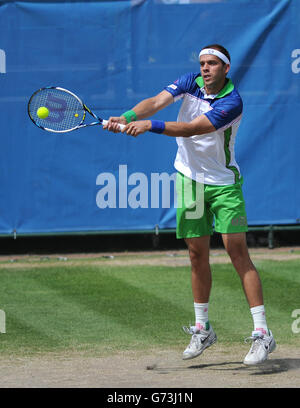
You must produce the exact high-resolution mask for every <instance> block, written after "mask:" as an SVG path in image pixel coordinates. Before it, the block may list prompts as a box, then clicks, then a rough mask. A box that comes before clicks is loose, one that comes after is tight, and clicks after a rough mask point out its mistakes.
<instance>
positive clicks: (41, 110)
mask: <svg viewBox="0 0 300 408" xmlns="http://www.w3.org/2000/svg"><path fill="white" fill-rule="evenodd" d="M36 114H37V115H38V117H39V118H40V119H46V118H47V117H48V116H49V109H48V108H46V107H45V106H41V107H40V108H38V110H37V112H36Z"/></svg>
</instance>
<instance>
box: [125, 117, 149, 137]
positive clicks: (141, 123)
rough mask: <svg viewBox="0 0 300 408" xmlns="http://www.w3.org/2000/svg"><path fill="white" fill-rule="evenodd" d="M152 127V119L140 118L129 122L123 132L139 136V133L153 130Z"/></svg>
mask: <svg viewBox="0 0 300 408" xmlns="http://www.w3.org/2000/svg"><path fill="white" fill-rule="evenodd" d="M151 127H152V126H151V120H138V121H136V122H130V123H128V125H126V126H125V128H124V129H123V130H122V132H123V133H124V132H125V133H127V135H130V136H133V137H137V136H138V135H140V134H142V133H145V132H148V131H149V130H151Z"/></svg>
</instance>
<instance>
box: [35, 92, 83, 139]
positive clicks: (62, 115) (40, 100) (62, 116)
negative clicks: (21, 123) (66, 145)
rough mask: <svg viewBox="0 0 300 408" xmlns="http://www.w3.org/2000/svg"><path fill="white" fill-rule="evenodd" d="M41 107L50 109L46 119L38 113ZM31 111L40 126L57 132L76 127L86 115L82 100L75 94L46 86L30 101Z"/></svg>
mask: <svg viewBox="0 0 300 408" xmlns="http://www.w3.org/2000/svg"><path fill="white" fill-rule="evenodd" d="M40 107H46V108H47V109H48V110H49V115H48V116H47V117H46V118H44V119H42V118H40V117H39V116H38V115H37V110H38V109H39V108H40ZM29 113H30V116H31V118H32V120H33V121H34V122H35V123H36V124H37V125H38V126H41V127H44V128H48V129H51V130H53V131H56V132H59V131H67V130H72V129H74V128H76V127H77V126H79V125H80V124H81V123H82V122H83V120H84V117H85V111H84V109H83V105H82V102H81V101H80V100H79V99H77V98H76V97H75V96H74V95H73V94H71V93H69V92H67V91H65V90H62V89H57V88H45V89H42V90H40V91H38V92H37V93H36V94H35V95H33V97H32V98H31V101H30V103H29Z"/></svg>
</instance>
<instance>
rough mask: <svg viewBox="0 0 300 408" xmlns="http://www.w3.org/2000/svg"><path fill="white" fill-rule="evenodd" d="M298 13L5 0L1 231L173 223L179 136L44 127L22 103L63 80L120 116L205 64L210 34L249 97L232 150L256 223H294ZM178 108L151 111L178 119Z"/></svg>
mask: <svg viewBox="0 0 300 408" xmlns="http://www.w3.org/2000/svg"><path fill="white" fill-rule="evenodd" d="M299 22H300V1H292V0H211V1H209V0H206V1H205V0H153V1H150V0H148V1H147V0H145V1H143V0H132V1H81V2H80V1H47V2H39V1H31V2H28V1H20V2H14V1H10V2H8V1H2V2H0V112H1V121H0V129H1V131H0V132H1V133H0V135H1V148H0V186H1V188H0V234H3V235H6V234H12V233H16V234H33V233H35V234H39V233H61V232H87V231H107V230H111V231H116V230H118V231H119V230H122V231H130V230H152V229H154V228H155V227H156V226H157V227H158V228H159V229H169V228H174V227H175V224H176V209H175V208H174V188H173V186H174V174H175V169H174V167H173V163H174V158H175V155H176V149H177V145H176V140H175V138H171V137H168V136H164V135H156V134H153V133H146V134H144V135H141V136H139V137H138V138H136V139H135V138H132V137H129V136H126V135H124V134H113V133H109V132H107V131H104V130H102V128H101V127H100V126H99V127H98V126H94V127H91V128H85V129H81V130H76V131H74V132H70V133H67V134H54V133H48V132H44V131H42V130H40V129H38V128H37V127H35V126H34V125H33V123H32V122H31V121H30V119H29V117H28V115H27V102H28V99H29V97H30V96H31V94H32V93H33V92H34V91H35V90H37V89H39V88H41V87H43V86H50V85H53V86H61V87H63V88H67V89H69V90H71V91H73V92H74V93H75V94H77V95H78V96H79V97H81V98H82V99H83V101H84V102H85V103H86V104H87V105H88V106H89V107H90V108H91V109H92V110H93V111H94V112H95V113H96V114H98V115H99V116H102V117H104V118H108V117H109V116H118V115H120V114H121V113H123V112H124V111H125V110H128V109H130V108H132V107H133V106H134V105H135V104H136V103H137V102H139V101H140V100H142V99H143V98H147V97H150V96H153V95H155V94H157V93H159V92H160V91H161V90H162V89H163V88H164V87H165V86H167V85H169V84H170V83H171V82H173V81H174V80H176V79H177V78H178V77H179V76H180V75H182V74H184V73H187V72H198V71H199V62H198V54H199V50H200V49H201V48H202V47H203V46H205V45H207V44H211V43H221V44H222V45H224V46H225V47H226V48H227V49H228V50H229V51H230V53H231V59H232V67H231V70H230V75H229V76H230V77H231V79H232V81H233V82H234V83H235V85H236V87H237V88H238V90H239V92H240V94H241V96H242V98H243V102H244V112H243V119H242V124H241V127H240V129H239V133H238V137H237V142H236V158H237V161H238V163H239V165H240V168H241V171H242V174H243V177H244V184H243V190H244V195H245V200H246V207H247V214H248V223H249V225H266V224H278V225H280V224H296V223H299V222H300V210H299V208H300V206H299V203H300V193H299V176H300V160H299V154H300V132H299V120H298V119H299V112H300V82H299V81H300V42H299V38H300V35H299V34H300V32H299V31H300V28H299V27H300V24H299ZM179 107H180V102H178V103H174V104H173V105H172V106H170V107H168V108H166V109H165V110H163V111H161V112H159V113H158V114H156V115H155V118H157V119H163V120H171V121H174V120H176V117H177V112H178V110H179ZM166 189H167V190H168V192H169V196H164V194H166V192H165V190H166Z"/></svg>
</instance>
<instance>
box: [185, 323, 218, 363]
mask: <svg viewBox="0 0 300 408" xmlns="http://www.w3.org/2000/svg"><path fill="white" fill-rule="evenodd" d="M183 331H184V332H185V333H187V334H192V338H191V341H190V344H189V345H188V346H187V348H186V349H185V350H184V352H183V354H182V359H183V360H189V359H192V358H195V357H198V356H200V354H202V353H203V351H204V350H205V349H206V348H208V347H210V346H211V345H213V344H214V343H215V342H216V341H217V336H216V333H215V332H214V331H213V329H212V327H211V326H210V327H209V329H208V330H204V329H201V330H199V329H197V328H196V326H190V327H186V326H184V327H183Z"/></svg>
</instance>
